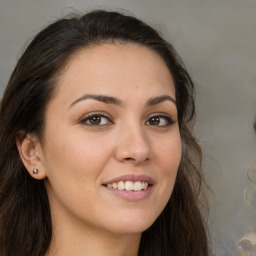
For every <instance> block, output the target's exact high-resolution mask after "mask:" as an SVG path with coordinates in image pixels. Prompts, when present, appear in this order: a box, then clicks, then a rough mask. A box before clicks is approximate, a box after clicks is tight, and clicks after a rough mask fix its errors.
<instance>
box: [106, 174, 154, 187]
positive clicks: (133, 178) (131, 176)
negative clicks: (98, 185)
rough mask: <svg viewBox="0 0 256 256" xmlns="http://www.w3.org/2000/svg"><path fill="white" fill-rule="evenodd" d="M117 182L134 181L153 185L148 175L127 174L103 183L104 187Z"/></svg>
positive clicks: (152, 180)
mask: <svg viewBox="0 0 256 256" xmlns="http://www.w3.org/2000/svg"><path fill="white" fill-rule="evenodd" d="M119 181H132V182H136V181H141V182H142V181H143V182H147V183H149V184H150V185H154V184H155V181H154V179H153V178H152V177H150V176H148V175H134V174H127V175H122V176H118V177H116V178H114V179H111V180H108V181H106V182H103V184H104V185H107V184H112V183H117V182H119Z"/></svg>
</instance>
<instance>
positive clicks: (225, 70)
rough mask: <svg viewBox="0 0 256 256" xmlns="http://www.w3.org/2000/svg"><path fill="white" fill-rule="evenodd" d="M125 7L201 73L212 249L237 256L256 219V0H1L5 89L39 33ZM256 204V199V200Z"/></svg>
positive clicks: (197, 76)
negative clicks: (82, 15)
mask: <svg viewBox="0 0 256 256" xmlns="http://www.w3.org/2000/svg"><path fill="white" fill-rule="evenodd" d="M97 7H98V8H101V7H105V8H111V9H113V8H114V9H126V10H129V11H131V12H132V13H133V14H134V15H136V16H138V17H140V18H142V19H143V20H145V21H147V22H148V23H149V24H151V25H153V26H154V27H155V28H157V29H159V30H160V31H162V34H163V35H164V36H165V38H167V39H168V40H169V41H171V42H172V43H173V44H174V46H175V48H176V49H177V50H178V52H179V53H180V55H181V56H182V58H183V59H184V61H185V63H186V65H187V68H188V70H189V71H190V73H191V74H192V77H193V78H194V80H195V82H196V84H197V89H198V94H197V108H198V111H197V113H198V115H197V122H196V126H195V133H196V135H197V137H198V138H199V141H200V143H201V145H202V147H203V150H204V157H205V158H204V169H205V173H206V177H207V180H208V183H209V185H210V187H211V188H212V192H211V193H209V199H210V218H209V226H210V232H211V236H212V247H213V251H214V252H215V254H216V255H218V256H224V255H225V256H229V255H232V256H236V255H238V253H237V250H236V243H237V242H238V240H239V239H240V238H241V237H242V236H243V234H244V233H246V232H247V231H248V230H250V229H254V228H256V227H255V223H256V221H255V220H256V212H255V209H254V208H252V207H250V206H249V205H248V204H247V203H246V202H245V200H244V191H245V189H246V188H247V187H249V188H250V193H251V194H254V192H255V190H254V187H253V184H252V183H250V182H249V181H248V179H247V171H248V170H249V169H250V168H254V167H255V165H256V164H255V163H256V161H255V160H256V158H255V156H256V136H255V133H254V131H253V121H254V119H255V116H256V68H255V62H256V48H255V47H256V33H255V32H256V18H255V13H256V0H240V1H238V0H208V1H207V0H206V1H202V0H185V1H182V0H173V1H171V0H162V1H156V0H137V1H135V0H134V1H133V0H119V1H117V0H106V1H97V0H94V1H89V0H44V1H42V0H0V94H2V92H3V89H4V87H5V86H6V83H7V81H8V78H9V76H10V73H11V71H12V69H13V68H14V65H15V63H16V61H17V58H18V57H19V56H20V55H21V53H22V51H23V50H24V48H25V45H27V44H28V42H29V40H30V39H31V38H32V36H33V35H34V34H35V33H37V32H38V31H39V30H40V29H41V28H42V27H44V26H45V25H46V24H48V23H49V22H50V21H53V20H55V19H56V18H58V17H60V16H63V15H65V14H68V13H69V12H71V11H74V10H79V11H85V10H91V9H93V8H97ZM255 201H256V199H255Z"/></svg>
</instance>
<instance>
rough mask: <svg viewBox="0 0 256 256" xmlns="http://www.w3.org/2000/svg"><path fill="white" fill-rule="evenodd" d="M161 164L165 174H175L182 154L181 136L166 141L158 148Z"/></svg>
mask: <svg viewBox="0 0 256 256" xmlns="http://www.w3.org/2000/svg"><path fill="white" fill-rule="evenodd" d="M158 155H159V164H160V165H161V166H162V168H163V171H164V174H165V175H167V176H173V174H175V173H176V172H177V170H178V167H179V164H180V160H181V155H182V145H181V139H180V137H179V136H176V137H175V138H173V139H172V140H170V142H169V143H168V140H167V142H165V143H164V144H163V145H162V146H160V147H159V150H158Z"/></svg>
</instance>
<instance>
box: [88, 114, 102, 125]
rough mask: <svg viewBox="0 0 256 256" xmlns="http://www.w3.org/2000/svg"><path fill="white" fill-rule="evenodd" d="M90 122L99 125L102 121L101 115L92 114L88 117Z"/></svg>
mask: <svg viewBox="0 0 256 256" xmlns="http://www.w3.org/2000/svg"><path fill="white" fill-rule="evenodd" d="M88 122H89V123H90V124H92V125H99V124H100V123H101V117H100V116H92V117H90V118H89V119H88Z"/></svg>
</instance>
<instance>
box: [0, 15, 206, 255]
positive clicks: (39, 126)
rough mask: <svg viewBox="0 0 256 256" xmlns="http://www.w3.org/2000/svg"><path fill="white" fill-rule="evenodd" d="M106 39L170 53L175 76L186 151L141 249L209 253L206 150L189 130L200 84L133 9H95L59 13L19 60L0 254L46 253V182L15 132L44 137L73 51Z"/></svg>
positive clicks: (2, 186)
mask: <svg viewBox="0 0 256 256" xmlns="http://www.w3.org/2000/svg"><path fill="white" fill-rule="evenodd" d="M104 42H113V43H115V42H122V43H135V44H140V45H143V46H146V47H149V48H150V49H152V50H153V51H155V52H156V53H157V54H159V56H161V57H162V58H163V60H164V61H165V63H166V65H167V67H168V68H169V70H170V72H171V74H172V76H173V79H174V83H175V89H176V100H177V109H178V121H179V128H180V132H181V138H182V144H183V155H182V160H181V163H180V166H179V170H178V174H177V180H176V184H175V187H174V190H173V193H172V195H171V197H170V199H169V202H168V204H167V205H166V207H165V209H164V210H163V212H162V214H161V215H160V216H159V217H158V219H157V220H156V221H155V222H154V224H153V225H152V226H151V227H150V228H149V229H148V230H146V231H145V232H143V234H142V238H141V244H140V248H139V255H140V256H151V255H152V256H153V255H154V256H157V255H164V256H168V255H172V256H174V255H175V256H186V255H189V256H207V255H209V252H208V239H207V232H206V228H205V224H204V218H203V213H204V209H205V207H204V206H205V205H204V204H202V199H203V198H204V197H203V196H202V191H201V187H202V184H203V176H202V171H201V158H202V156H201V149H200V147H199V145H198V144H197V141H196V139H195V138H194V137H193V136H192V134H191V132H190V129H189V128H190V125H191V121H192V120H193V118H194V114H195V113H194V112H195V106H194V85H193V82H192V80H191V78H190V76H189V74H188V72H187V71H186V68H185V66H184V64H183V62H182V60H181V59H180V57H179V56H178V54H177V53H176V51H175V50H174V48H173V47H172V45H170V44H169V43H168V42H166V41H165V40H164V39H163V38H162V37H161V36H160V35H159V33H158V32H157V31H156V30H154V29H153V28H151V27H150V26H148V25H147V24H145V23H144V22H142V21H140V20H138V19H136V18H134V17H132V16H128V15H124V14H120V13H117V12H109V11H102V10H98V11H93V12H90V13H87V14H86V15H84V16H79V15H76V16H73V17H69V18H64V19H60V20H58V21H56V22H54V23H53V24H51V25H49V26H48V27H46V28H45V29H44V30H42V31H41V32H40V33H39V34H38V35H37V36H36V37H35V38H34V39H33V40H32V42H31V43H30V45H29V46H28V47H27V49H26V50H25V52H24V53H23V55H22V56H21V58H20V59H19V61H18V63H17V65H16V67H15V69H14V71H13V73H12V75H11V78H10V81H9V83H8V85H7V88H6V90H5V93H4V96H3V99H2V101H1V105H0V147H1V151H0V255H1V256H28V255H31V256H32V255H33V256H43V255H44V254H45V252H46V250H47V248H48V246H49V244H50V241H51V235H52V226H51V215H50V207H49V202H48V197H47V193H46V190H45V186H44V182H43V181H38V180H35V179H33V178H32V177H31V176H30V175H29V174H28V172H27V171H26V169H25V167H24V166H23V164H22V162H21V159H20V157H19V154H18V150H17V147H16V143H15V139H16V136H17V134H20V131H23V132H24V134H23V136H25V135H26V134H27V133H34V134H36V135H37V136H38V138H39V140H41V141H42V140H43V134H44V119H45V109H46V106H47V103H48V102H49V100H50V98H51V97H53V95H54V91H55V87H56V86H55V84H56V81H57V79H58V76H59V75H60V73H61V71H62V70H63V68H64V66H65V64H66V63H67V62H68V60H69V59H70V57H71V56H72V55H73V54H75V53H76V52H77V51H79V49H82V48H88V47H90V46H94V45H96V44H101V43H104Z"/></svg>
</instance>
